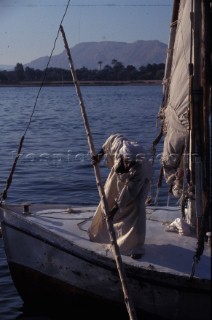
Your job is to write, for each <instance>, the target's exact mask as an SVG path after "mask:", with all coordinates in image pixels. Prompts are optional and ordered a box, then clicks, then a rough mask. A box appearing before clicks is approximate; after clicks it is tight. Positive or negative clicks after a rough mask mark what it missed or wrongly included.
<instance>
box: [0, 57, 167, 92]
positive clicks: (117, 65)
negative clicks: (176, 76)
mask: <svg viewBox="0 0 212 320" xmlns="http://www.w3.org/2000/svg"><path fill="white" fill-rule="evenodd" d="M100 62H101V61H99V63H100ZM111 64H112V66H109V65H108V66H105V67H104V68H103V69H101V68H100V69H99V70H97V69H95V70H89V69H87V68H85V67H83V68H81V69H77V70H76V75H77V79H78V81H79V83H80V85H82V86H117V85H160V84H162V79H163V77H164V70H165V65H164V64H163V63H160V64H148V65H147V66H141V67H140V68H139V69H136V68H135V67H134V66H132V65H129V66H127V67H125V66H124V65H123V64H122V63H121V62H119V61H117V60H115V59H113V60H112V62H111ZM71 85H74V81H73V78H72V75H71V73H70V70H66V69H60V68H47V69H45V70H39V69H32V68H29V67H25V68H24V66H23V65H22V64H21V63H17V64H16V66H15V68H14V70H12V71H7V70H4V71H0V86H10V87H11V86H22V87H23V86H25V87H26V86H71Z"/></svg>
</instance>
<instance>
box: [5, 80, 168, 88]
mask: <svg viewBox="0 0 212 320" xmlns="http://www.w3.org/2000/svg"><path fill="white" fill-rule="evenodd" d="M78 82H79V84H80V85H81V86H121V85H122V86H123V85H142V86H149V85H162V80H135V81H93V80H91V81H78ZM41 85H42V86H49V87H51V86H74V82H73V81H45V82H44V83H42V81H19V82H16V83H0V87H40V86H41Z"/></svg>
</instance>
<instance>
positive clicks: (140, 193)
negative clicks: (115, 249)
mask: <svg viewBox="0 0 212 320" xmlns="http://www.w3.org/2000/svg"><path fill="white" fill-rule="evenodd" d="M104 154H106V163H107V165H108V166H109V167H110V168H111V171H110V174H109V176H108V178H107V181H106V183H105V186H104V189H105V195H106V198H107V202H108V206H109V210H110V212H111V218H112V219H113V226H114V230H115V233H116V237H117V244H118V246H119V248H120V252H121V254H123V255H127V256H131V257H132V258H134V259H139V258H140V257H141V256H142V255H143V254H144V242H145V236H146V206H145V201H146V198H147V196H148V191H149V184H150V180H151V178H152V172H153V171H152V164H151V162H150V160H149V159H148V157H147V155H146V152H145V150H144V148H143V147H142V146H141V145H140V144H139V143H137V142H133V141H129V140H128V139H126V138H124V137H123V136H122V135H119V134H115V135H111V136H110V137H109V138H108V139H107V140H106V142H105V143H104V145H103V147H102V149H101V152H100V156H99V157H98V158H97V156H95V159H94V163H95V161H97V162H98V161H100V160H101V159H102V157H103V155H104ZM88 234H89V237H90V240H91V241H94V242H99V243H106V244H109V243H110V238H109V233H108V230H107V225H106V222H105V218H104V211H103V209H102V204H101V202H100V203H99V205H98V207H97V210H96V212H95V214H94V217H93V219H92V222H91V225H90V227H89V229H88Z"/></svg>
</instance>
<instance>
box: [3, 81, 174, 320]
mask: <svg viewBox="0 0 212 320" xmlns="http://www.w3.org/2000/svg"><path fill="white" fill-rule="evenodd" d="M81 91H82V96H83V100H84V104H85V108H86V113H87V117H88V122H89V126H90V130H91V134H92V140H93V143H94V146H95V149H96V151H98V150H99V149H100V148H101V145H102V144H103V143H104V141H105V140H106V139H107V137H108V136H109V135H110V134H112V133H116V132H119V133H122V134H124V135H125V136H127V137H128V138H129V139H132V140H137V141H140V142H142V143H143V146H144V147H145V148H146V150H147V151H148V152H151V144H152V142H153V140H154V139H155V138H156V136H157V134H158V130H159V129H157V128H156V117H157V113H158V110H159V107H160V104H161V101H162V86H160V85H155V86H154V85H151V86H148V85H147V86H139V85H126V86H83V87H82V88H81ZM37 93H38V88H37V87H0V96H1V100H0V110H1V117H0V132H1V139H0V150H1V156H0V188H1V190H0V192H2V190H3V188H4V186H5V183H6V181H7V178H8V175H9V173H10V170H11V166H12V164H13V161H14V156H15V154H16V151H17V148H18V145H19V142H20V139H21V136H22V135H23V134H24V132H25V130H26V128H27V125H28V123H29V119H30V116H31V114H32V110H33V107H34V104H35V99H36V96H37ZM161 143H162V142H161ZM161 143H160V144H159V145H158V147H157V152H156V158H155V171H154V172H155V173H154V182H155V183H156V182H157V178H158V172H159V167H160V162H159V159H160V153H161V150H162V145H161ZM100 172H101V175H102V179H103V181H104V180H105V179H106V176H107V174H108V169H107V168H106V167H105V165H104V163H101V164H100ZM164 184H165V183H164ZM155 192H156V188H155V187H152V196H154V195H155ZM160 195H161V196H160V197H159V200H158V204H165V203H166V195H167V188H165V186H164V187H163V188H162V190H161V193H160ZM6 201H7V203H23V202H30V203H57V204H67V205H97V204H98V202H99V195H98V191H97V187H96V183H95V176H94V172H93V168H92V166H91V164H90V157H89V147H88V142H87V138H86V133H85V126H84V122H83V118H82V115H81V111H80V107H79V101H78V98H77V95H76V92H75V88H74V87H72V86H61V87H43V89H42V90H41V94H40V96H39V98H38V101H37V105H36V108H35V111H34V114H33V117H32V120H31V124H30V126H29V129H28V131H27V133H26V136H25V140H24V144H23V148H22V152H21V156H20V158H19V161H18V165H17V167H16V171H15V174H14V176H13V182H12V184H11V186H10V188H9V190H8V197H7V200H6ZM173 201H174V200H173ZM22 307H23V303H22V300H21V298H20V297H19V295H18V293H17V291H16V289H15V287H14V286H13V283H12V280H11V277H10V273H9V270H8V267H7V262H6V257H5V254H4V247H3V240H2V238H0V319H1V320H14V319H32V320H33V319H39V320H43V319H50V318H49V317H47V316H46V315H36V312H35V310H34V311H31V313H30V315H29V313H26V311H25V310H24V309H23V308H22ZM58 319H64V317H62V318H61V317H59V318H58ZM67 319H70V317H69V318H67ZM73 319H76V318H74V317H73ZM78 319H85V318H79V317H78ZM99 319H100V320H101V317H100V318H99ZM111 319H112V320H113V317H111ZM116 319H117V318H116ZM154 319H155V318H154ZM117 320H119V319H117ZM120 320H121V319H120Z"/></svg>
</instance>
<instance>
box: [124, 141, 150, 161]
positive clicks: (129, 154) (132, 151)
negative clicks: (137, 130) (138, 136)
mask: <svg viewBox="0 0 212 320" xmlns="http://www.w3.org/2000/svg"><path fill="white" fill-rule="evenodd" d="M119 154H120V155H122V156H123V157H124V158H125V159H127V160H129V161H136V160H139V159H140V160H142V159H144V158H145V157H146V150H145V149H144V148H143V147H142V146H141V144H140V143H138V142H134V141H129V140H126V141H123V146H122V148H121V149H120V151H119Z"/></svg>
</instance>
